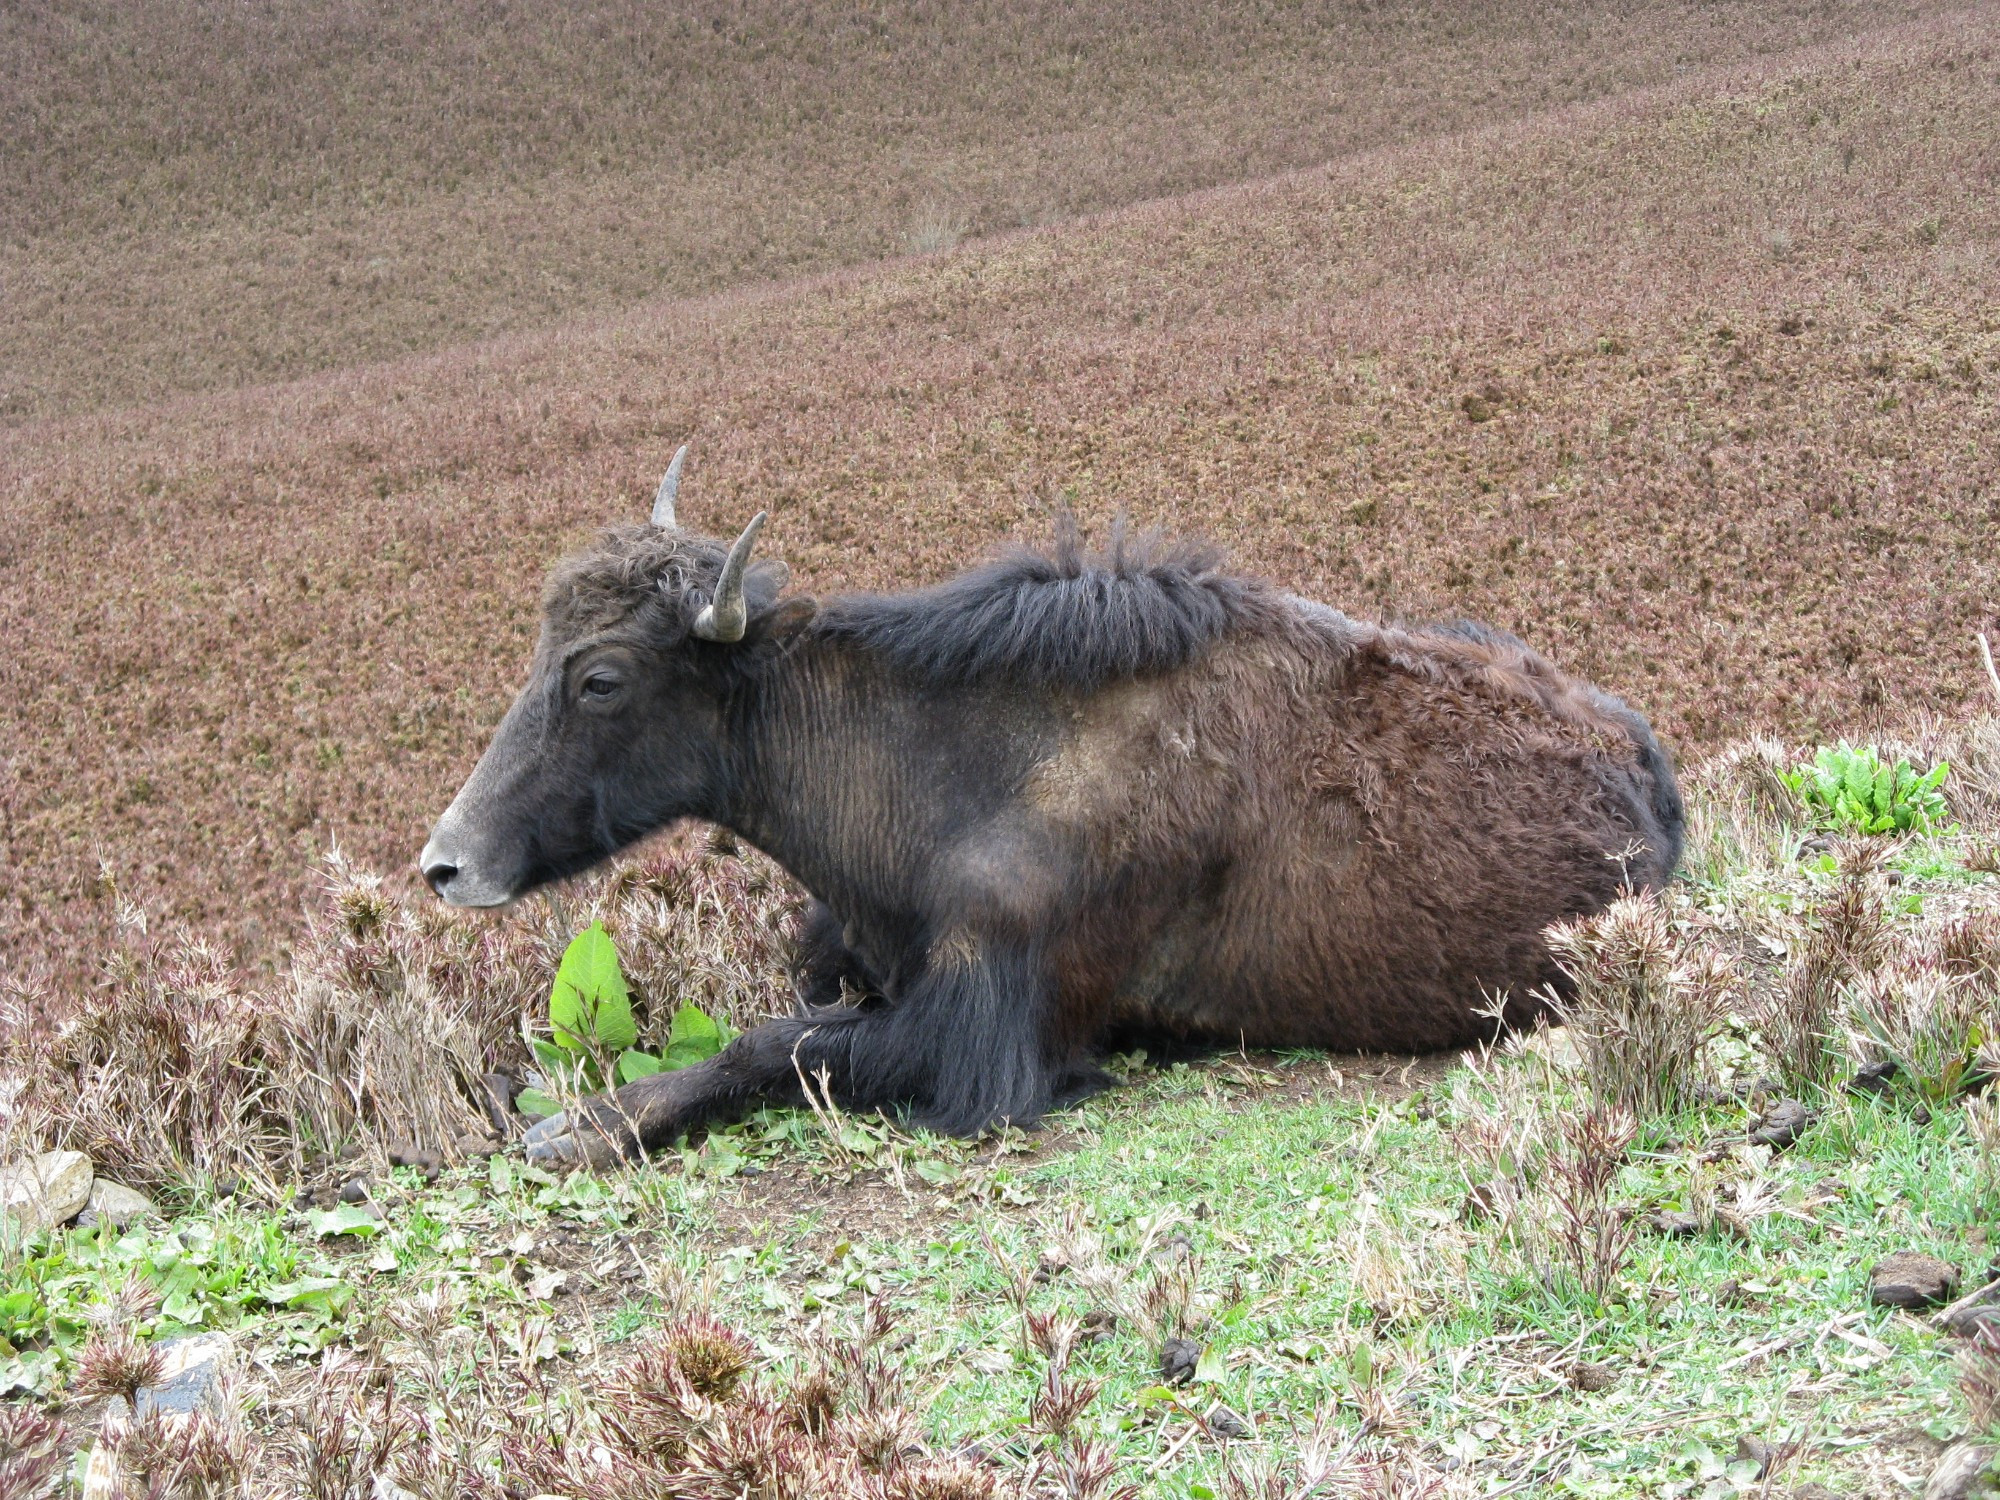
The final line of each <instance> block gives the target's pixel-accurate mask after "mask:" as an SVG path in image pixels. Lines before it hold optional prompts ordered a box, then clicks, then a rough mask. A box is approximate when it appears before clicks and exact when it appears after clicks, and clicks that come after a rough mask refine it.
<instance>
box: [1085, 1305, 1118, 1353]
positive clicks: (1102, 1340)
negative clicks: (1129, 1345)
mask: <svg viewBox="0 0 2000 1500" xmlns="http://www.w3.org/2000/svg"><path fill="white" fill-rule="evenodd" d="M1117 1331H1118V1314H1117V1313H1115V1312H1107V1311H1106V1310H1105V1309H1103V1308H1101V1307H1098V1308H1092V1309H1091V1310H1090V1311H1089V1312H1087V1313H1085V1314H1084V1315H1083V1326H1082V1331H1081V1333H1080V1334H1079V1335H1078V1337H1079V1338H1080V1339H1081V1341H1082V1342H1084V1343H1086V1344H1108V1343H1110V1342H1111V1338H1112V1335H1114V1334H1115V1333H1117Z"/></svg>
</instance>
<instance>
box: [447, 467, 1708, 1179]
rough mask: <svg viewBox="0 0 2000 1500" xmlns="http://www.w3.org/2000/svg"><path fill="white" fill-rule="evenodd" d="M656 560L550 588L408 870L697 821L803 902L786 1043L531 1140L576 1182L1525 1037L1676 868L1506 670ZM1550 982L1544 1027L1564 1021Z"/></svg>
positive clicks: (1598, 739)
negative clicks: (904, 1126) (883, 1126)
mask: <svg viewBox="0 0 2000 1500" xmlns="http://www.w3.org/2000/svg"><path fill="white" fill-rule="evenodd" d="M685 452H686V450H685V449H683V450H682V452H681V453H679V454H677V455H676V456H675V459H674V463H673V466H672V467H671V468H670V469H669V470H668V473H667V477H666V479H665V480H664V481H663V482H662V484H661V486H660V490H659V494H658V497H657V499H656V501H655V505H654V510H653V515H652V519H651V523H650V524H648V525H643V526H624V527H618V528H614V529H612V530H610V531H608V532H606V533H605V534H604V535H603V536H602V537H601V539H599V540H598V541H597V543H596V544H595V545H594V546H592V547H590V548H589V549H588V550H586V551H585V552H583V553H582V554H581V555H579V556H575V557H572V558H570V559H569V560H568V561H566V562H564V563H562V564H561V565H559V566H558V567H557V568H556V569H555V570H554V572H553V574H552V575H551V577H550V579H549V582H548V584H547V587H546V592H545V598H544V601H543V618H542V626H541V634H540V639H539V642H538V644H537V646H536V649H535V656H534V662H533V667H532V672H531V675H530V678H529V681H528V683H527V686H526V687H525V688H523V689H522V691H521V693H520V695H519V696H518V697H517V698H516V699H515V701H514V703H513V705H512V707H511V708H510V709H509V710H508V712H507V714H506V716H505V718H504V719H503V720H502V721H501V724H500V726H499V728H498V730H497V731H496V732H495V734H494V737H493V740H492V742H491V744H490V745H489V746H488V747H487V749H486V751H485V753H484V755H482V756H481V758H480V760H479V762H478V764H477V766H476V767H475V768H474V770H473V772H472V775H471V777H470V778H469V779H468V780H467V781H466V783H465V785H464V787H463V789H462V790H461V791H460V792H459V794H458V796H457V797H456V799H455V800H454V801H453V802H452V803H451V806H450V807H449V808H448V809H447V810H446V812H445V814H444V816H443V817H442V818H441V819H440V820H439V822H438V824H437V826H436V828H435V830H434V831H433V833H432V835H431V838H430V841H429V843H428V845H427V846H426V847H425V849H424V850H423V853H422V855H421V857H420V864H421V870H422V874H423V877H424V879H425V880H426V881H427V882H428V884H429V885H430V886H431V888H432V889H433V890H434V891H435V892H436V893H437V894H438V895H439V896H440V897H442V898H443V899H444V900H445V901H447V902H450V903H451V904H453V905H456V906H469V907H490V906H500V905H504V904H506V903H508V902H510V901H512V900H514V899H515V898H517V897H519V896H521V895H522V894H523V893H525V892H527V891H530V890H532V889H534V888H535V887H537V886H540V885H542V884H544V883H546V882H549V881H554V880H559V879H561V878H563V877H565V876H569V875H573V874H576V873H578V872H581V871H583V870H586V869H588V868H589V867H591V866H593V865H595V864H597V863H599V862H600V861H602V860H604V859H606V858H608V857H609V856H611V855H613V854H615V853H617V852H618V851H619V850H621V849H624V848H626V847H627V846H629V845H631V844H633V843H635V842H636V841H638V840H640V839H643V838H644V837H646V836H647V835H648V834H651V833H653V832H655V831H656V830H659V829H662V828H665V827H667V826H669V825H671V824H674V823H676V822H678V821H680V820H683V819H690V818H692V819H702V820H705V821H707V822H709V823H712V824H718V825H720V826H722V827H723V828H726V829H729V830H731V831H732V832H733V833H734V834H736V835H737V836H738V837H740V838H741V839H743V840H744V841H747V842H748V843H750V844H752V845H754V846H755V847H757V848H759V849H761V850H763V851H765V852H766V853H768V854H769V855H770V856H771V857H772V858H773V859H775V860H776V861H777V862H778V864H780V865H781V866H782V867H783V868H784V869H785V870H786V871H788V872H789V873H790V874H791V875H792V876H793V877H795V878H796V879H797V881H798V882H799V883H800V884H801V885H802V886H803V887H804V888H805V889H806V891H807V892H808V893H809V894H810V896H811V897H812V904H811V906H810V907H809V910H808V915H807V917H806V918H805V920H804V922H803V924H802V931H801V934H800V941H799V944H798V958H797V963H796V970H795V973H794V982H795V987H796V989H797V1000H798V1004H797V1008H796V1010H795V1012H794V1013H792V1014H790V1015H787V1016H784V1017H782V1018H779V1019H774V1020H770V1021H767V1022H765V1023H763V1024H761V1025H759V1026H756V1027H754V1028H752V1029H750V1030H748V1031H746V1032H744V1033H743V1034H742V1035H741V1036H739V1037H737V1038H736V1039H735V1040H734V1041H732V1042H731V1043H730V1044H729V1045H728V1046H727V1047H725V1048H724V1049H723V1050H722V1051H721V1052H720V1053H718V1054H717V1055H716V1056H714V1057H713V1058H711V1059H709V1060H708V1061H706V1062H703V1063H699V1064H696V1065H694V1066H690V1067H686V1068H682V1069H680V1070H678V1071H674V1072H668V1073H659V1074H655V1075H653V1076H651V1077H647V1078H641V1079H639V1080H637V1081H635V1082H632V1083H629V1084H627V1085H625V1086H624V1087H623V1088H620V1089H618V1090H616V1091H615V1092H614V1093H612V1094H610V1095H607V1096H605V1097H603V1098H601V1099H595V1100H592V1101H589V1102H588V1103H587V1104H586V1105H585V1106H583V1107H582V1108H580V1109H578V1110H576V1111H573V1112H571V1113H570V1114H568V1115H558V1116H556V1117H554V1118H552V1119H549V1120H545V1121H543V1122H542V1123H541V1124H540V1125H538V1126H536V1127H535V1128H534V1129H533V1130H532V1131H530V1132H529V1135H528V1140H527V1145H528V1150H529V1153H530V1155H531V1156H532V1157H534V1158H536V1159H540V1160H545V1161H554V1162H572V1163H580V1164H590V1165H595V1166H604V1165H608V1164H611V1163H613V1162H615V1161H617V1160H619V1159H621V1158H630V1157H632V1156H634V1155H636V1154H638V1153H642V1152H644V1151H646V1150H649V1149H651V1148H654V1147H656V1146H659V1145H662V1144H664V1143H667V1142H669V1141H671V1140H673V1139H674V1138H676V1137H677V1136H679V1135H681V1134H683V1133H685V1132H688V1131H690V1130H692V1129H694V1128H696V1127H699V1126H701V1125H703V1124H704V1123H707V1122H711V1121H714V1120H718V1119H722V1118H727V1117H730V1116H732V1115H734V1114H738V1113H740V1112H741V1111H742V1110H744V1109H745V1108H747V1107H750V1106H751V1105H753V1104H754V1103H756V1102H758V1101H764V1100H768V1101H774V1102H784V1103H800V1102H803V1101H804V1100H805V1098H806V1097H807V1094H808V1090H813V1091H815V1092H817V1090H819V1089H822V1088H823V1089H824V1090H825V1091H826V1093H827V1094H828V1095H830V1096H831V1098H832V1099H833V1100H834V1101H835V1102H837V1103H838V1104H840V1105H841V1106H842V1107H844V1108H848V1109H854V1110H868V1109H881V1110H888V1111H898V1112H900V1113H901V1114H902V1115H903V1116H904V1117H905V1118H907V1119H909V1120H910V1121H912V1122H914V1123H917V1124H921V1125H924V1126H927V1127H930V1128H933V1129H936V1130H939V1131H943V1132H950V1133H954V1134H960V1135H970V1134H977V1133H979V1132H980V1131H982V1130H984V1129H987V1128H989V1127H994V1126H997V1125H1000V1124H1002V1123H1008V1122H1011V1123H1013V1124H1016V1125H1024V1126H1025V1125H1031V1124H1033V1123H1034V1122H1035V1121H1037V1120H1038V1119H1039V1118H1040V1117H1041V1116H1042V1115H1043V1114H1044V1113H1045V1112H1047V1111H1049V1110H1051V1109H1053V1108H1056V1107H1059V1106H1062V1105H1064V1104H1065V1103H1068V1102H1071V1101H1074V1100H1076V1099H1078V1098H1080V1097H1082V1096H1084V1095H1086V1094H1088V1093H1090V1092H1091V1091H1093V1090H1094V1089H1096V1088H1098V1087H1100V1086H1102V1085H1103V1084H1104V1083H1105V1082H1106V1081H1107V1080H1106V1078H1105V1075H1104V1074H1103V1073H1102V1071H1101V1070H1100V1068H1099V1066H1098V1063H1099V1060H1100V1059H1101V1058H1102V1056H1103V1055H1104V1053H1105V1052H1106V1051H1107V1050H1108V1049H1111V1048H1112V1047H1114V1046H1130V1045H1134V1044H1137V1043H1139V1042H1140V1041H1141V1040H1142V1039H1146V1038H1154V1039H1158V1041H1159V1042H1161V1043H1163V1044H1168V1045H1172V1044H1180V1045H1190V1046H1200V1045H1218V1044H1219V1045H1226V1046H1230V1047H1238V1046H1247V1047H1259V1048H1278V1047H1285V1048H1290V1047H1311V1048H1325V1049H1333V1050H1341V1051H1395V1052H1421V1051H1432V1050H1437V1049H1442V1048H1448V1047H1452V1046H1459V1045H1465V1044H1467V1043H1469V1042H1471V1041H1474V1040H1477V1039H1480V1038H1481V1037H1483V1036H1490V1035H1491V1034H1492V1028H1493V1027H1494V1026H1495V1025H1496V1024H1499V1025H1508V1024H1520V1023H1522V1022H1524V1021H1527V1020H1530V1019H1531V1018H1532V1017H1534V1016H1535V1015H1536V1014H1538V1013H1539V1011H1540V1009H1541V1008H1542V1007H1543V1006H1544V1005H1545V1004H1546V1000H1547V997H1548V996H1550V995H1551V994H1559V993H1560V986H1561V984H1562V982H1563V979H1562V975H1561V973H1560V971H1559V970H1558V969H1557V968H1556V967H1555V965H1554V963H1553V961H1552V959H1551V955H1550V952H1549V949H1548V946H1547V944H1546V941H1545V939H1544V936H1543V933H1544V929H1545V928H1546V927H1548V925H1549V924H1550V923H1552V922H1556V921H1559V920H1562V919H1566V918H1574V917H1578V916H1582V915H1585V914H1588V913H1591V912H1594V911H1597V910H1599V909H1601V908H1602V907H1604V906H1605V905H1606V904H1607V903H1609V902H1610V901H1612V900H1613V899H1615V898H1616V897H1617V896H1618V895H1619V894H1620V893H1621V892H1623V891H1626V890H1630V889H1644V888H1649V887H1657V886H1659V885H1660V884H1662V883H1663V882H1665V881H1666V880H1667V879H1668V878H1669V877H1670V876H1671V875H1672V873H1673V870H1674V867H1675V865H1676V863H1677V861H1678V859H1679V856H1680V849H1681V840H1682V823H1683V817H1682V807H1681V799H1680V794H1679V791H1678V789H1677V787H1676V785H1675V780H1674V773H1673V770H1672V767H1671V765H1670V763H1669V760H1668V757H1667V755H1666V754H1665V753H1664V751H1663V750H1662V749H1661V747H1660V745H1659V743H1658V742H1657V741H1656V740H1655V738H1654V736H1653V733H1652V731H1651V729H1650V728H1649V726H1648V725H1647V722H1646V720H1645V719H1644V718H1642V717H1641V716H1640V715H1639V714H1638V713H1637V712H1635V711H1634V710H1633V709H1631V708H1629V707H1627V706H1626V705H1625V704H1624V703H1623V702H1621V701H1620V700H1619V699H1617V698H1615V697H1612V696H1611V695H1610V694H1608V693H1605V692H1602V691H1600V690H1599V689H1597V688H1595V687H1592V686H1591V685H1589V684H1588V683H1585V682H1582V681H1579V680H1578V679H1576V678H1574V677H1571V676H1568V675H1566V674H1565V673H1563V672H1561V671H1558V670H1557V669H1556V668H1555V667H1554V666H1552V665H1550V663H1549V662H1548V661H1546V660H1545V659H1544V658H1543V657H1541V656H1539V655H1537V654H1536V653H1535V652H1534V651H1532V650H1530V649H1528V647H1526V646H1525V645H1523V644H1522V643H1521V642H1520V641H1519V640H1517V639H1515V638H1514V637H1513V636H1511V635H1508V634H1506V633H1504V632H1501V631H1498V630H1494V629H1489V628H1486V627H1484V626H1480V625H1475V624H1472V623H1469V622H1459V623H1455V624H1450V625H1442V626H1430V627H1425V626H1416V625H1399V624H1375V623H1368V622H1365V621H1363V620H1359V619H1353V618H1350V617H1349V616H1347V615H1345V614H1343V613H1341V612H1340V611H1338V610H1336V609H1333V608H1331V607H1329V606H1327V605H1324V604H1319V603H1314V602H1312V601H1309V600H1306V599H1302V598H1298V597H1296V596H1294V595H1291V594H1289V593H1286V592H1284V591H1282V590H1280V589H1279V588H1276V587H1274V586H1272V585H1270V584H1267V583H1264V582H1260V581H1258V580H1256V579H1253V578H1248V577H1243V576H1239V575H1238V574H1236V573H1233V572H1230V571H1228V570H1227V569H1226V568H1225V567H1224V566H1223V564H1222V561H1221V558H1220V554H1219V553H1217V552H1216V551H1214V550H1213V549H1211V548H1209V547H1206V546H1203V545H1199V544H1194V543H1187V542H1173V541H1169V540H1164V539H1162V538H1160V537H1159V536H1157V535H1155V534H1151V533H1148V534H1144V535H1130V534H1127V533H1126V532H1125V531H1124V530H1123V529H1122V528H1121V529H1118V530H1115V531H1114V533H1113V536H1112V538H1111V541H1110V544H1109V545H1108V547H1107V548H1106V549H1104V550H1102V551H1097V552H1092V551H1090V550H1088V549H1087V547H1086V546H1085V544H1084V543H1083V542H1082V541H1081V540H1080V539H1079V537H1078V535H1077V532H1076V529H1075V527H1074V524H1073V523H1067V522H1064V523H1059V524H1058V532H1057V536H1056V538H1055V541H1054V543H1053V545H1052V546H1050V547H1048V548H1046V549H1044V550H1041V551H1033V550H1016V551H1013V552H1011V553H1008V554H1005V555H1002V556H1001V557H999V558H998V559H997V560H995V561H992V562H989V563H987V564H985V565H983V566H980V567H977V568H975V569H973V570H972V571H970V572H967V573H964V574H962V575H960V576H958V577H956V578H953V579H950V580H949V581H947V582H944V583H941V584H937V585H935V586H932V587H928V588H922V589H916V590H911V591H905V592H898V593H884V594H846V595H840V596H836V597H831V598H826V599H822V600H814V599H811V598H807V597H802V596H797V595H789V596H788V595H786V594H785V593H784V581H785V573H784V568H783V564H781V563H779V564H772V563H762V562H759V563H755V564H753V563H752V562H751V561H750V557H751V549H752V545H753V543H754V541H755V539H756V537H757V534H758V532H759V530H760V529H761V528H762V527H763V525H764V524H765V520H766V517H765V515H764V514H762V513H760V514H759V515H757V516H756V518H755V519H753V520H752V521H751V522H750V523H749V525H748V526H747V527H746V528H745V529H744V531H743V532H742V534H741V535H740V536H739V537H738V538H737V539H736V541H735V543H734V544H733V545H731V546H728V547H726V548H725V547H724V546H723V545H721V544H720V543H719V542H717V541H713V540H710V539H709V538H707V537H704V536H700V535H697V534H695V533H694V532H692V531H689V530H685V529H683V528H681V527H680V526H679V524H678V523H677V521H676V517H675V508H674V506H675V495H676V491H677V489H678V485H679V477H680V471H681V463H682V460H683V458H684V457H685ZM1551 986H1555V987H1556V988H1555V989H1551Z"/></svg>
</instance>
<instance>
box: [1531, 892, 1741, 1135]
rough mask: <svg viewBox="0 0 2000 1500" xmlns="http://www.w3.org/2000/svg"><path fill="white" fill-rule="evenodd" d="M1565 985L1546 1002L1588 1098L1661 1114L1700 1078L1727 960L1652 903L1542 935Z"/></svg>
mask: <svg viewBox="0 0 2000 1500" xmlns="http://www.w3.org/2000/svg"><path fill="white" fill-rule="evenodd" d="M1548 940H1549V948H1550V950H1551V951H1552V952H1553V953H1554V955H1555V959H1556V962H1557V963H1558V964H1559V965H1561V967H1562V970H1563V972H1564V973H1565V974H1567V975H1568V976H1569V977H1570V980H1571V981H1572V983H1573V985H1574V990H1573V992H1572V994H1571V995H1569V996H1568V997H1566V998H1563V999H1560V1000H1558V1001H1557V1002H1556V1009H1557V1011H1558V1013H1559V1014H1560V1015H1561V1016H1562V1018H1563V1020H1564V1021H1565V1022H1566V1023H1567V1024H1568V1025H1569V1028H1570V1031H1571V1034H1572V1035H1573V1036H1574V1037H1575V1039H1576V1043H1577V1046H1578V1047H1579V1048H1580V1049H1581V1051H1582V1053H1583V1058H1584V1065H1585V1077H1586V1079H1587V1081H1588V1083H1589V1085H1590V1089H1591V1092H1592V1093H1593V1094H1594V1095H1595V1096H1596V1097H1597V1098H1598V1099H1599V1100H1600V1101H1602V1102H1603V1103H1605V1104H1607V1105H1611V1106H1614V1107H1616V1108H1619V1109H1622V1110H1626V1111H1628V1112H1630V1113H1633V1114H1636V1115H1638V1116H1640V1117H1642V1118H1644V1117H1648V1116H1651V1115H1655V1114H1662V1113H1667V1112H1670V1111H1672V1110H1674V1109H1676V1108H1678V1107H1679V1106H1681V1105H1682V1104H1683V1103H1685V1102H1686V1100H1687V1099H1688V1097H1689V1095H1690V1093H1691V1091H1692V1089H1693V1088H1694V1086H1695V1085H1696V1084H1697V1083H1698V1082H1700V1081H1701V1078H1702V1073H1703V1067H1704V1062H1705V1052H1706V1049H1707V1046H1708V1043H1709V1041H1710V1040H1711V1039H1712V1038H1713V1037H1714V1036H1715V1034H1716V1032H1717V1031H1718V1030H1719V1029H1720V1027H1721V1025H1722V1023H1723V1020H1724V1018H1725V1017H1726V1016H1727V1014H1728V1009H1729V997H1730V991H1731V987H1732V986H1731V976H1730V972H1729V965H1728V961H1727V960H1726V959H1725V958H1724V956H1723V955H1722V954H1720V953H1719V952H1717V951H1716V950H1715V949H1713V948H1712V947H1709V946H1706V945H1704V944H1702V943H1700V942H1698V941H1697V940H1695V939H1694V938H1692V937H1690V936H1689V935H1688V934H1687V933H1686V932H1685V931H1683V930H1682V929H1680V928H1678V927H1676V926H1675V925H1674V923H1673V921H1672V920H1671V918H1670V917H1669V916H1668V914H1667V912H1666V910H1665V908H1664V907H1663V906H1662V905H1661V904H1660V901H1659V898H1658V897H1656V896H1653V895H1643V896H1627V897H1625V898H1623V899H1621V900H1619V901H1616V902H1614V903H1612V905H1611V906H1610V907H1608V908H1607V909H1606V910H1605V911H1603V912H1602V913H1600V914H1599V915H1597V916H1595V917H1590V918H1586V919H1583V920H1581V921H1574V922H1563V923H1558V924H1557V925H1555V926H1553V927H1551V928H1550V929H1549V932H1548Z"/></svg>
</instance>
